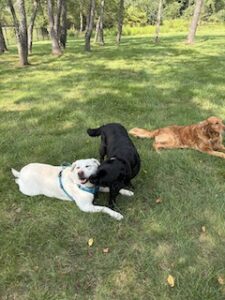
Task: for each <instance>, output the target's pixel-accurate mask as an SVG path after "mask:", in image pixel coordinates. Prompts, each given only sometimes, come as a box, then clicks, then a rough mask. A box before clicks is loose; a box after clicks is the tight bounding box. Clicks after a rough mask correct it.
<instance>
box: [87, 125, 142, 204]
mask: <svg viewBox="0 0 225 300" xmlns="http://www.w3.org/2000/svg"><path fill="white" fill-rule="evenodd" d="M87 133H88V134H89V135H90V136H92V137H96V136H101V145H100V151H99V152H100V162H101V165H100V166H99V167H98V170H97V173H96V174H95V175H92V176H91V177H90V178H89V180H90V182H91V183H93V184H95V185H97V186H106V187H109V189H110V193H109V206H110V207H111V208H113V207H114V204H115V200H116V197H117V195H118V194H119V190H120V189H122V188H124V187H126V186H129V185H131V182H130V181H131V179H132V178H134V177H135V176H136V175H137V174H138V172H139V170H140V157H139V154H138V152H137V150H136V148H135V146H134V144H133V143H132V141H131V139H130V138H129V136H128V133H127V130H126V129H125V128H124V127H123V126H122V125H121V124H118V123H110V124H106V125H103V126H101V127H99V128H95V129H90V128H89V129H88V130H87ZM105 155H106V156H107V159H106V160H104V157H105Z"/></svg>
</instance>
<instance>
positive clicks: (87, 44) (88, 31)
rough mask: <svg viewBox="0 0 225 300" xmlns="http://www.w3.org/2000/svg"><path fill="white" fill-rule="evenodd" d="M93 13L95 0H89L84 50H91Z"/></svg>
mask: <svg viewBox="0 0 225 300" xmlns="http://www.w3.org/2000/svg"><path fill="white" fill-rule="evenodd" d="M94 15H95V0H90V4H89V9H88V17H87V21H88V24H87V29H86V33H85V51H91V34H92V30H93V23H94Z"/></svg>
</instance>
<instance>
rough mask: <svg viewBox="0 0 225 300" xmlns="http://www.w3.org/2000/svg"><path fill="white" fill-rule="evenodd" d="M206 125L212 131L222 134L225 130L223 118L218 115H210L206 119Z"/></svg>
mask: <svg viewBox="0 0 225 300" xmlns="http://www.w3.org/2000/svg"><path fill="white" fill-rule="evenodd" d="M206 126H207V127H208V129H209V130H210V131H212V132H216V133H219V134H222V133H223V132H224V131H225V125H224V124H223V121H222V119H220V118H217V117H209V118H208V119H207V120H206Z"/></svg>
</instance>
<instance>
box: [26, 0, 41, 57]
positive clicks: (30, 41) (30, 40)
mask: <svg viewBox="0 0 225 300" xmlns="http://www.w3.org/2000/svg"><path fill="white" fill-rule="evenodd" d="M38 8H39V0H34V2H33V11H32V14H31V17H30V24H29V26H28V50H29V53H32V44H33V29H34V22H35V19H36V16H37V12H38Z"/></svg>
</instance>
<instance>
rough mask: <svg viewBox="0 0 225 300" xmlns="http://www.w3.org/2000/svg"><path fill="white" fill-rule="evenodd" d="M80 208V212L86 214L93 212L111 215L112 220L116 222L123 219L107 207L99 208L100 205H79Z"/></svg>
mask: <svg viewBox="0 0 225 300" xmlns="http://www.w3.org/2000/svg"><path fill="white" fill-rule="evenodd" d="M79 208H80V210H82V211H84V212H91V213H96V212H102V213H105V214H108V215H110V216H111V217H112V218H114V219H116V220H122V219H123V216H122V215H121V214H120V213H118V212H116V211H114V210H112V209H110V208H108V207H106V206H99V205H93V204H87V203H86V204H84V205H81V206H80V205H79Z"/></svg>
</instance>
